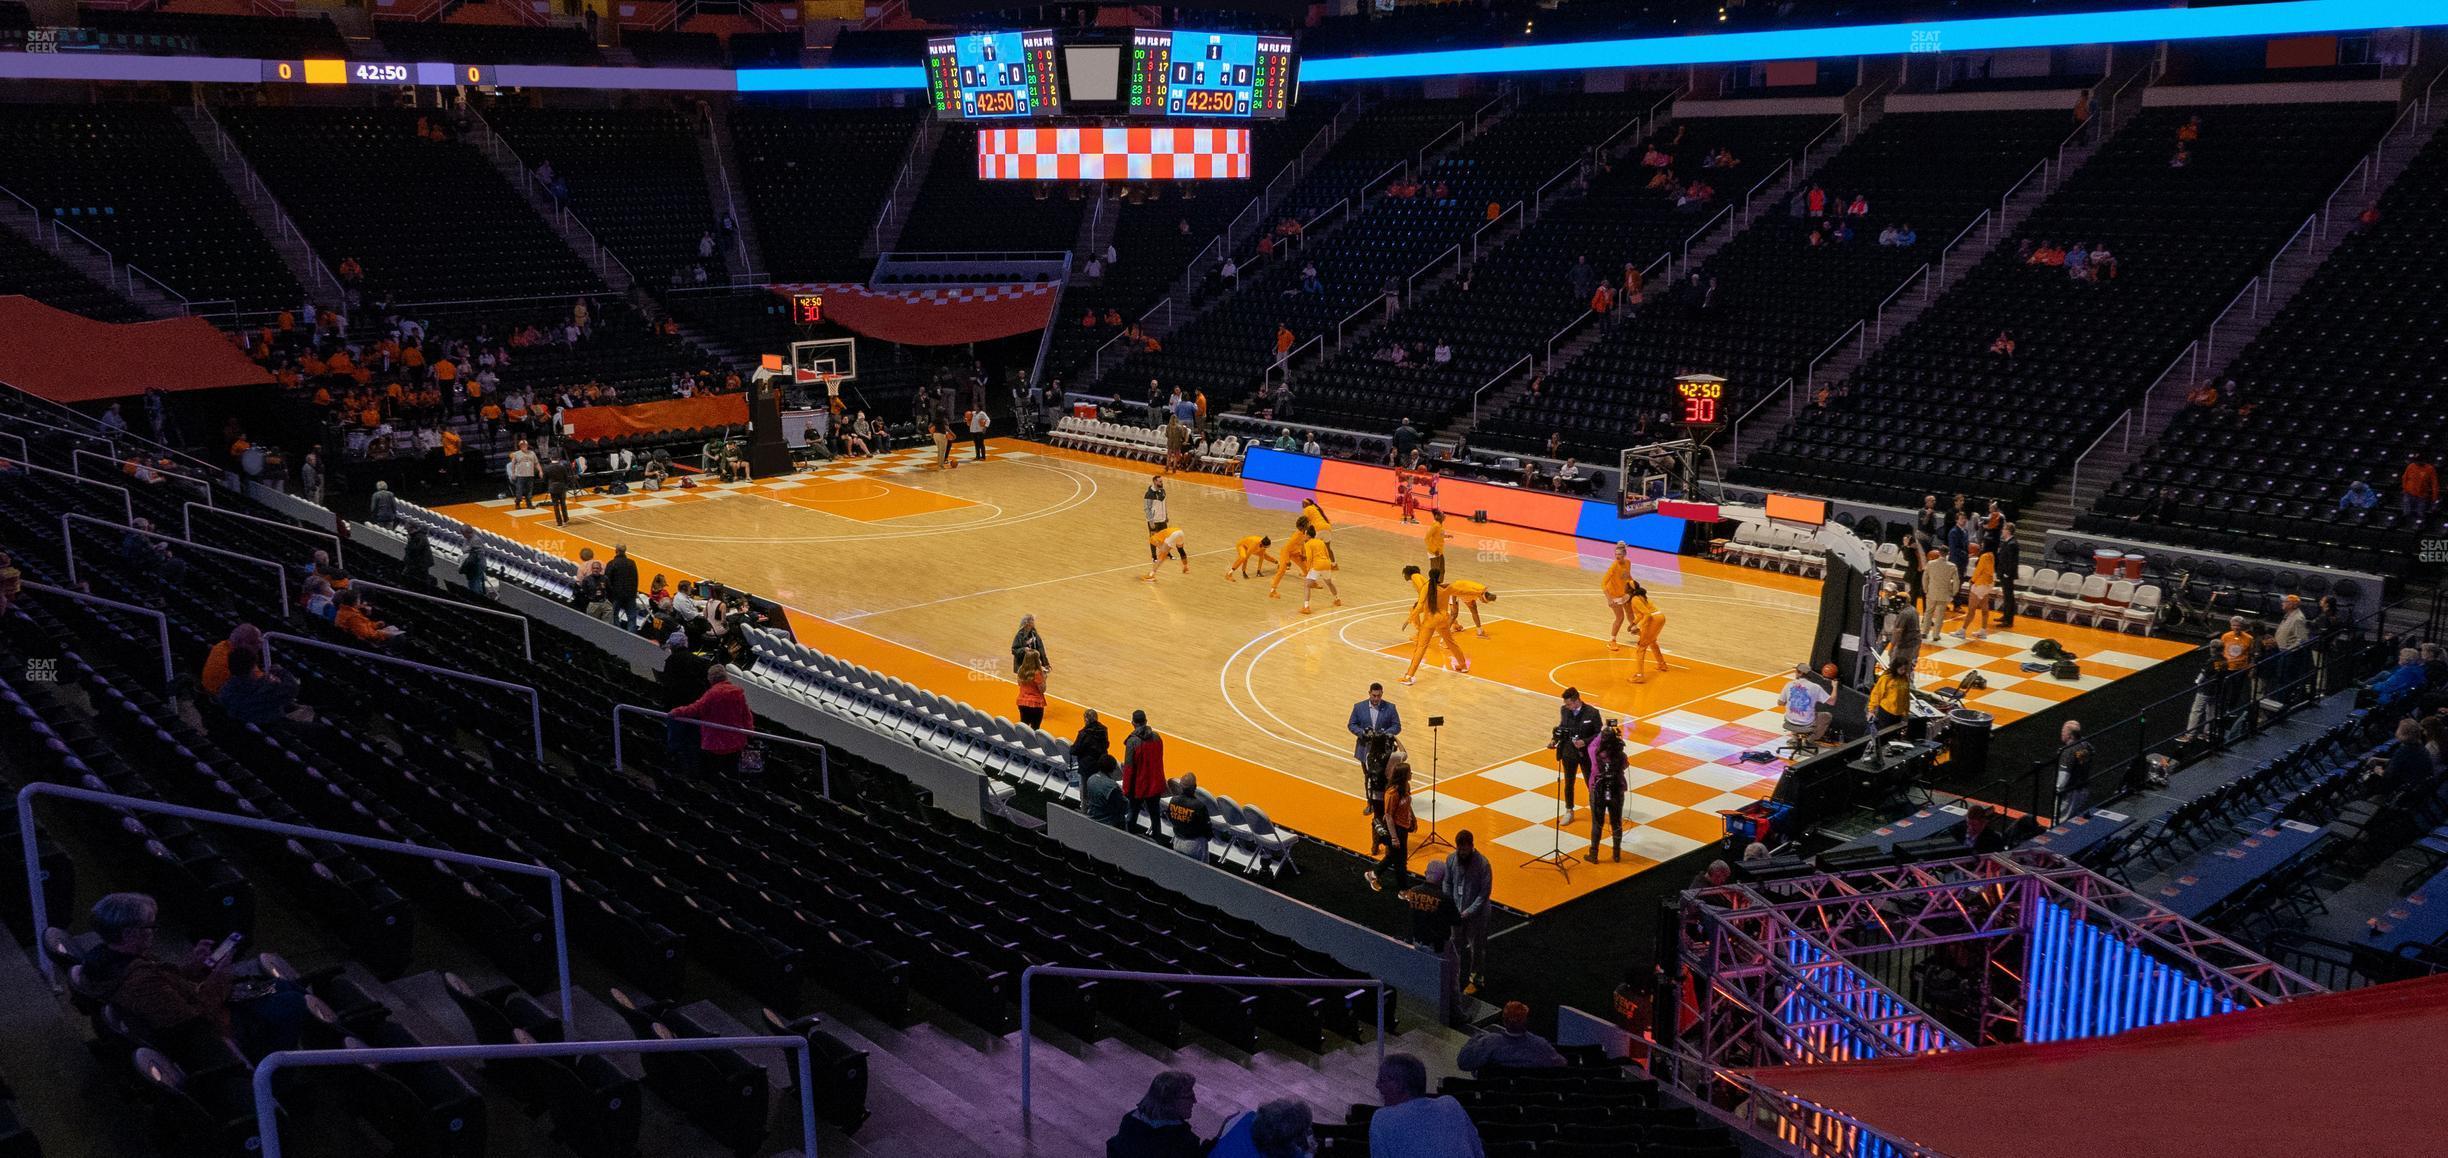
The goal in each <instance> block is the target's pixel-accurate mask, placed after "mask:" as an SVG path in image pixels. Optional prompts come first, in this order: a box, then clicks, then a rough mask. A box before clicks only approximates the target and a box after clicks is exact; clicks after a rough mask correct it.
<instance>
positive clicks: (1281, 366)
mask: <svg viewBox="0 0 2448 1158" xmlns="http://www.w3.org/2000/svg"><path fill="white" fill-rule="evenodd" d="M1311 346H1316V347H1317V348H1318V349H1319V350H1321V351H1323V350H1324V349H1325V348H1326V335H1324V334H1313V335H1311V336H1310V338H1309V340H1308V341H1306V342H1302V343H1301V344H1300V345H1297V346H1294V347H1292V349H1291V350H1290V351H1289V352H1287V353H1285V354H1284V356H1283V357H1281V358H1277V359H1275V361H1273V362H1272V363H1269V364H1268V366H1267V368H1266V371H1265V372H1264V373H1263V374H1262V375H1260V377H1259V379H1258V380H1259V381H1260V382H1261V383H1264V384H1266V385H1269V386H1272V385H1274V384H1275V372H1276V371H1278V370H1281V371H1283V380H1284V381H1285V382H1290V381H1291V380H1292V363H1293V362H1294V361H1295V360H1297V359H1298V358H1299V357H1300V356H1301V355H1303V354H1306V353H1308V352H1309V347H1311Z"/></svg>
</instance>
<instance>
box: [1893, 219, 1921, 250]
mask: <svg viewBox="0 0 2448 1158" xmlns="http://www.w3.org/2000/svg"><path fill="white" fill-rule="evenodd" d="M1895 243H1896V248H1898V249H1911V248H1912V247H1913V246H1916V245H1919V244H1921V235H1920V234H1918V233H1915V232H1913V227H1912V223H1911V222H1909V221H1907V222H1905V223H1904V225H1903V227H1902V228H1899V229H1897V230H1896V241H1895Z"/></svg>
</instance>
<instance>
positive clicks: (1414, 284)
mask: <svg viewBox="0 0 2448 1158" xmlns="http://www.w3.org/2000/svg"><path fill="white" fill-rule="evenodd" d="M1448 257H1450V258H1452V259H1453V260H1454V264H1455V265H1456V266H1460V265H1461V264H1462V246H1461V245H1460V243H1456V244H1453V245H1448V246H1446V247H1445V248H1444V250H1443V251H1442V252H1440V253H1438V254H1437V255H1436V256H1435V257H1432V258H1429V259H1428V263H1427V264H1426V265H1423V266H1421V267H1419V268H1418V269H1415V270H1413V271H1411V276H1409V277H1406V278H1404V279H1403V304H1404V305H1406V306H1407V305H1410V304H1411V299H1412V298H1413V297H1415V296H1417V295H1418V293H1419V280H1420V279H1421V278H1423V277H1427V276H1428V275H1429V274H1431V273H1433V272H1435V270H1436V267H1438V266H1440V265H1443V264H1445V259H1446V258H1448Z"/></svg>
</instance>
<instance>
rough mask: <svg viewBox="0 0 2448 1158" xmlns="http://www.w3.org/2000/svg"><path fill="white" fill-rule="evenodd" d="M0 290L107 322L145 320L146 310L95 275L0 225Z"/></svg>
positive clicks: (0, 291)
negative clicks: (81, 269) (89, 276)
mask: <svg viewBox="0 0 2448 1158" xmlns="http://www.w3.org/2000/svg"><path fill="white" fill-rule="evenodd" d="M69 244H71V245H74V244H76V243H75V242H73V241H72V242H69ZM0 294H24V295H25V296H27V297H30V298H33V299H34V300H35V301H38V302H41V303H43V304H44V305H48V306H56V307H58V308H60V309H63V310H66V311H68V312H69V313H72V314H83V315H85V316H86V317H89V318H99V319H101V320H102V321H105V322H141V321H143V320H145V313H144V311H143V310H140V309H137V308H136V307H135V306H132V305H129V304H128V302H127V299H125V298H122V297H120V296H119V295H118V294H115V293H112V292H111V291H110V290H108V289H105V288H103V287H102V286H100V285H97V284H95V283H94V281H93V279H91V278H88V277H86V276H85V275H84V274H82V273H79V272H77V271H76V270H75V269H74V268H71V267H70V266H68V265H67V264H66V263H64V262H62V261H60V259H58V258H56V257H53V256H51V254H50V253H48V252H46V251H45V250H44V249H42V247H40V246H37V245H35V244H34V243H33V242H31V241H28V240H26V239H25V238H24V237H22V236H20V235H19V234H18V233H17V231H16V230H14V229H0Z"/></svg>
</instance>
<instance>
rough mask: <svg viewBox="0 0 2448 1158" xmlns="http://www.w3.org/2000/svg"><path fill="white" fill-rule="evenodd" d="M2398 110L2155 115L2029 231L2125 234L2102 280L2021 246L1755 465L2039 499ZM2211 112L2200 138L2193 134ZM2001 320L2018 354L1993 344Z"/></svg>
mask: <svg viewBox="0 0 2448 1158" xmlns="http://www.w3.org/2000/svg"><path fill="white" fill-rule="evenodd" d="M2393 111H2394V110H2392V109H2390V108H2389V107H2388V106H2386V105H2380V104H2338V105H2310V106H2289V107H2277V106H2246V107H2220V108H2208V109H2182V108H2161V109H2151V110H2149V111H2146V112H2144V113H2143V114H2142V115H2140V116H2139V117H2136V118H2135V119H2134V120H2133V121H2132V122H2131V123H2130V124H2128V125H2127V126H2126V127H2125V129H2124V130H2123V131H2122V132H2120V133H2118V134H2117V136H2116V137H2115V138H2114V139H2112V140H2111V141H2109V142H2108V144H2107V145H2106V146H2105V147H2103V148H2102V149H2101V150H2100V152H2099V153H2098V154H2096V155H2095V156H2093V158H2092V159H2091V161H2090V163H2089V164H2087V165H2086V166H2084V167H2083V169H2082V171H2081V172H2079V173H2077V174H2075V176H2074V178H2073V180H2071V181H2069V182H2068V183H2067V184H2066V185H2065V186H2064V187H2063V188H2061V189H2059V190H2058V191H2057V192H2056V193H2055V194H2054V195H2052V196H2051V197H2050V198H2049V200H2048V201H2047V202H2046V203H2044V204H2043V205H2042V206H2041V207H2040V209H2039V210H2038V211H2037V212H2036V213H2034V214H2033V215H2032V217H2031V219H2030V220H2029V221H2027V222H2026V223H2025V224H2024V227H2023V230H2022V232H2023V235H2024V237H2023V240H2026V241H2030V242H2033V243H2035V244H2036V243H2039V242H2044V241H2045V242H2051V243H2054V244H2055V245H2057V246H2063V247H2073V246H2075V245H2077V244H2080V245H2084V246H2091V247H2098V246H2103V245H2104V246H2106V247H2108V248H2109V249H2110V251H2111V252H2112V254H2113V256H2114V258H2115V265H2114V269H2113V276H2111V271H2110V270H2109V269H2107V268H2104V267H2099V266H2094V268H2095V269H2098V270H2099V271H2100V276H2099V277H2098V279H2097V280H2081V279H2076V278H2073V277H2070V276H2068V271H2067V270H2066V269H2065V268H2064V267H2063V266H2062V265H2045V264H2033V263H2031V262H2028V261H2026V260H2025V259H2024V258H2023V257H2022V256H2021V255H2020V253H2019V249H2020V247H2019V246H2018V245H2016V244H2013V243H2002V244H2001V245H2000V246H1999V248H1998V250H1997V251H1996V252H1994V253H1992V254H1991V255H1990V256H1989V257H1988V259H1986V260H1985V261H1983V262H1982V263H1981V264H1980V265H1979V266H1978V267H1977V268H1975V269H1974V270H1973V271H1972V273H1971V274H1970V275H1969V276H1968V277H1966V278H1965V279H1964V281H1963V282H1962V283H1961V284H1960V285H1958V286H1957V287H1956V288H1955V289H1954V290H1953V291H1952V292H1950V293H1948V294H1947V295H1946V296H1945V297H1944V298H1941V299H1940V300H1939V301H1938V302H1937V303H1936V304H1935V305H1933V306H1932V307H1931V308H1930V310H1929V312H1927V313H1925V314H1923V315H1922V316H1921V317H1920V318H1919V319H1917V320H1915V321H1914V322H1913V323H1912V325H1910V326H1909V327H1907V328H1906V329H1905V330H1904V332H1903V333H1901V334H1899V335H1897V336H1896V337H1895V338H1894V339H1892V340H1891V341H1890V342H1889V343H1888V345H1887V346H1886V348H1884V349H1882V350H1880V351H1879V353H1878V354H1877V355H1876V356H1874V357H1872V358H1871V359H1870V361H1869V362H1868V363H1867V364H1865V365H1864V366H1863V367H1862V368H1861V370H1860V371H1858V372H1857V373H1855V374H1854V375H1853V378H1852V380H1851V381H1850V382H1849V383H1848V384H1846V388H1845V389H1844V392H1843V393H1844V396H1842V397H1839V398H1836V399H1834V400H1833V402H1832V404H1831V405H1830V406H1829V407H1828V408H1826V409H1825V410H1819V409H1808V410H1805V412H1804V413H1803V414H1802V415H1801V417H1800V419H1799V420H1798V421H1797V422H1796V423H1795V425H1794V427H1793V428H1792V429H1791V430H1788V431H1787V432H1785V434H1784V435H1783V436H1781V437H1780V438H1779V439H1778V440H1777V441H1776V442H1775V443H1773V444H1771V446H1770V447H1769V449H1768V450H1766V451H1763V452H1762V453H1761V454H1760V455H1759V456H1758V458H1757V460H1756V462H1755V463H1746V464H1745V467H1744V470H1743V472H1742V473H1743V476H1744V477H1747V478H1749V479H1750V480H1751V481H1754V482H1759V483H1764V484H1768V485H1781V486H1792V487H1796V488H1798V489H1803V490H1809V491H1815V492H1820V493H1832V494H1836V495H1841V496H1845V497H1851V498H1859V499H1867V500H1872V501H1880V502H1890V503H1897V504H1899V505H1906V506H1909V505H1913V503H1914V502H1916V501H1917V499H1918V496H1920V495H1921V494H1924V493H1926V492H1928V491H1931V490H1959V489H1963V488H1964V487H1965V486H1966V485H1967V484H1969V485H1970V486H1971V487H1972V489H1975V490H1978V491H1984V492H1987V493H1991V494H1995V495H1999V496H2001V497H2004V498H2006V499H2008V500H2010V501H2013V502H2017V503H2028V502H2030V501H2031V500H2032V499H2033V498H2034V497H2035V496H2037V495H2038V494H2039V493H2040V492H2041V491H2042V490H2043V489H2044V488H2046V487H2047V486H2048V485H2049V484H2050V483H2051V482H2052V481H2054V479H2055V477H2056V476H2057V474H2058V473H2059V472H2060V471H2062V470H2064V469H2065V468H2066V467H2067V466H2068V465H2070V464H2071V463H2072V461H2073V459H2074V456H2075V455H2076V454H2078V453H2079V452H2080V451H2081V450H2082V449H2083V447H2084V446H2085V445H2086V444H2088V443H2089V442H2090V441H2091V439H2092V438H2093V437H2094V436H2096V435H2097V434H2098V433H2099V432H2100V431H2101V430H2102V429H2104V428H2105V427H2106V426H2107V425H2108V423H2109V422H2111V421H2112V420H2114V419H2115V417H2116V416H2117V415H2118V414H2119V413H2121V412H2123V411H2124V410H2125V408H2126V407H2128V406H2130V405H2132V404H2133V403H2134V401H2135V400H2136V399H2137V398H2138V397H2139V396H2140V394H2141V393H2142V391H2143V390H2144V389H2145V388H2147V387H2148V386H2149V385H2150V384H2151V383H2152V382H2153V381H2154V380H2156V379H2157V378H2158V376H2159V375H2160V373H2161V372H2162V371H2163V370H2165V369H2166V368H2167V366H2168V364H2169V363H2170V361H2171V360H2173V359H2174V358H2176V357H2177V356H2178V355H2179V354H2180V353H2181V352H2182V351H2183V350H2184V348H2185V344H2186V343H2187V342H2189V341H2191V340H2192V339H2193V338H2194V337H2195V336H2197V335H2198V334H2199V333H2200V332H2201V329H2202V327H2204V326H2206V325H2207V324H2209V322H2210V320H2211V318H2212V317H2214V316H2215V315H2216V314H2217V313H2218V311H2219V310H2220V309H2221V308H2223V307H2224V306H2225V305H2226V304H2227V302H2228V300H2229V299H2231V298H2232V297H2233V296H2234V295H2235V293H2236V291H2237V290H2238V289H2239V288H2240V287H2242V286H2243V284H2244V283H2245V282H2246V281H2247V280H2249V279H2250V278H2251V277H2252V275H2253V274H2254V273H2256V272H2258V271H2259V269H2260V267H2261V266H2262V265H2263V263H2265V262H2267V261H2268V260H2269V258H2270V255H2271V254H2273V253H2275V252H2276V251H2277V249H2278V247H2279V246H2280V245H2282V244H2284V243H2285V242H2286V239H2287V237H2288V236H2289V235H2290V234H2292V233H2293V232H2294V231H2295V230H2296V228H2297V227H2298V226H2300V225H2302V224H2303V221H2304V218H2305V216H2306V215H2307V214H2310V213H2311V212H2313V211H2314V210H2315V209H2317V208H2319V206H2320V202H2321V199H2322V198H2323V197H2325V196H2327V195H2328V193H2329V191H2330V190H2331V189H2332V188H2333V187H2334V186H2335V185H2336V184H2337V182H2338V180H2339V178H2341V177H2342V176H2344V175H2345V173H2346V171H2347V170H2348V168H2349V167H2350V166H2351V165H2352V164H2353V163H2354V161H2355V160H2356V158H2358V157H2359V156H2360V155H2361V154H2362V153H2363V151H2364V150H2366V149H2369V148H2370V147H2371V145H2372V142H2373V141H2374V140H2376V139H2377V138H2378V136H2379V134H2380V131H2381V130H2382V129H2383V128H2384V127H2385V126H2386V125H2387V123H2388V120H2389V116H2390V114H2391V112H2393ZM2195 116H2199V117H2200V118H2201V127H2200V130H2199V133H2200V139H2199V140H2197V141H2192V142H2189V143H2182V147H2183V149H2184V164H2183V166H2182V167H2178V166H2176V165H2174V164H2173V163H2172V162H2173V160H2174V159H2175V157H2176V155H2177V152H2178V149H2179V146H2180V142H2179V140H2178V135H2179V132H2180V130H2181V129H2182V127H2183V126H2184V125H2185V124H2186V123H2187V121H2188V120H2189V119H2190V118H2192V117H2195ZM2000 331H2004V332H2005V333H2006V334H2007V335H2008V336H2009V337H2011V338H2012V339H2013V341H2014V351H2013V353H2012V354H2011V355H2006V354H1993V353H1991V352H1990V349H1991V346H1992V344H1993V343H1994V341H1995V339H1996V338H1997V336H1998V334H1999V332H2000Z"/></svg>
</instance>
